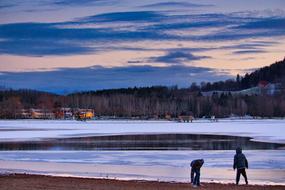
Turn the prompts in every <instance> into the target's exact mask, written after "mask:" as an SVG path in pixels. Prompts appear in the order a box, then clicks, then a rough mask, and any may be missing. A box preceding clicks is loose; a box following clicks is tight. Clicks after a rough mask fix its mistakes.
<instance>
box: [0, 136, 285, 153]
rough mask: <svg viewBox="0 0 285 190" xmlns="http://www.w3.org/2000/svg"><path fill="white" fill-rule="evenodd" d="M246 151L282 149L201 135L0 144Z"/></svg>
mask: <svg viewBox="0 0 285 190" xmlns="http://www.w3.org/2000/svg"><path fill="white" fill-rule="evenodd" d="M236 147H242V148H243V149H245V150H256V149H271V150H272V149H273V150H274V149H285V145H284V144H282V143H268V142H255V141H252V138H249V137H237V136H228V135H202V134H140V135H135V134H133V135H111V136H90V137H73V138H54V139H42V140H34V141H13V142H0V150H1V151H3V150H4V151H5V150H58V151H60V150H235V149H236Z"/></svg>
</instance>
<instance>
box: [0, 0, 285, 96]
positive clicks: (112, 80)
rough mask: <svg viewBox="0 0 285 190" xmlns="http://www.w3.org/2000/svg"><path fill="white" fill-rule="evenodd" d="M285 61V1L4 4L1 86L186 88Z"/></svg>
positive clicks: (47, 0) (23, 0)
mask: <svg viewBox="0 0 285 190" xmlns="http://www.w3.org/2000/svg"><path fill="white" fill-rule="evenodd" d="M284 56H285V1H284V0H270V1H269V0H239V1H234V0H232V1H231V0H177V1H162V0H141V1H135V0H41V1H40V0H38V1H36V0H35V1H29V0H0V86H1V87H2V88H3V87H7V88H15V89H17V88H31V89H37V90H44V91H50V92H56V93H69V92H74V91H81V90H98V89H109V88H121V87H134V86H152V85H167V86H171V85H178V86H179V87H187V86H190V84H191V83H192V82H197V83H200V82H201V81H211V82H213V81H217V80H224V79H230V78H235V75H236V74H237V73H239V74H244V73H246V72H250V71H252V70H254V69H256V68H259V67H262V66H266V65H270V64H271V63H274V62H275V61H278V60H282V59H283V58H284Z"/></svg>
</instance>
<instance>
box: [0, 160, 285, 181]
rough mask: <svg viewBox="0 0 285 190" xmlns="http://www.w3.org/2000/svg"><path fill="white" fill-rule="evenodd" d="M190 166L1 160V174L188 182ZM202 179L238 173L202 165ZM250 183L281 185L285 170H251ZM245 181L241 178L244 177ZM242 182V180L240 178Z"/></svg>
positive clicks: (232, 176) (224, 178) (222, 178)
mask: <svg viewBox="0 0 285 190" xmlns="http://www.w3.org/2000/svg"><path fill="white" fill-rule="evenodd" d="M189 172H190V171H189V168H188V167H179V166H146V165H145V166H136V165H115V164H111V165H110V164H94V163H93V164H92V163H54V162H35V161H1V160H0V174H1V173H2V174H12V173H21V174H31V175H50V176H62V177H79V178H91V179H102V178H108V179H120V180H138V181H141V180H143V181H165V182H174V181H175V182H177V183H179V182H182V183H187V182H189V175H190V173H189ZM201 172H202V175H201V181H203V182H209V183H211V182H215V183H216V182H217V183H224V184H225V183H234V180H235V172H234V171H233V170H232V169H229V168H212V167H203V168H202V171H201ZM247 173H248V176H249V182H250V184H255V185H282V186H285V183H284V181H283V179H284V177H285V170H284V169H270V170H268V169H249V170H248V171H247ZM241 180H242V179H241ZM241 183H243V181H241Z"/></svg>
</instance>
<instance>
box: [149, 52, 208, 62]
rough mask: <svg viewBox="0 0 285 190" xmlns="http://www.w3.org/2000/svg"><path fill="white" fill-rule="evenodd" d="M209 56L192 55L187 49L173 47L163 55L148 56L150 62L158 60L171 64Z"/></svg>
mask: <svg viewBox="0 0 285 190" xmlns="http://www.w3.org/2000/svg"><path fill="white" fill-rule="evenodd" d="M206 58H210V57H209V56H197V55H193V54H192V53H191V52H189V51H188V50H187V49H175V50H171V51H168V52H167V53H166V54H165V55H163V56H158V57H151V58H149V61H150V62H160V63H168V64H172V65H180V64H183V63H184V62H189V61H195V60H201V59H206Z"/></svg>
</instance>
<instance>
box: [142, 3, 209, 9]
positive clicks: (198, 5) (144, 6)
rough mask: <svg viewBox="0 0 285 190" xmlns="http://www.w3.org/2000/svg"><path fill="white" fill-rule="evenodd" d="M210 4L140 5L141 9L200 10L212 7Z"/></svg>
mask: <svg viewBox="0 0 285 190" xmlns="http://www.w3.org/2000/svg"><path fill="white" fill-rule="evenodd" d="M212 6H214V5H212V4H196V3H189V2H160V3H152V4H147V5H142V6H140V7H142V8H164V7H165V8H173V7H175V8H185V7H188V8H189V7H192V8H200V7H212Z"/></svg>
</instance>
